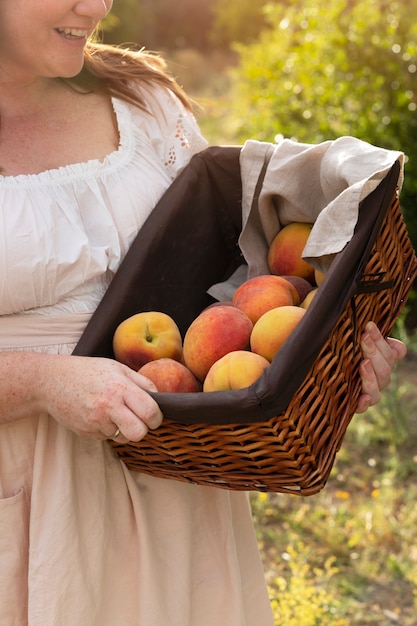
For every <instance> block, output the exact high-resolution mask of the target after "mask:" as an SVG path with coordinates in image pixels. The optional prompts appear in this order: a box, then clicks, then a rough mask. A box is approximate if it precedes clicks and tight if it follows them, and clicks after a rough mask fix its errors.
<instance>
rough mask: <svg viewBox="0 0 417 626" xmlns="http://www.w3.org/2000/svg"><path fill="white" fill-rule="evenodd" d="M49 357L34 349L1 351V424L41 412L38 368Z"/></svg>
mask: <svg viewBox="0 0 417 626" xmlns="http://www.w3.org/2000/svg"><path fill="white" fill-rule="evenodd" d="M49 358H50V357H49V356H48V355H43V354H39V353H36V352H1V353H0V398H1V401H0V424H2V423H6V422H13V421H16V420H20V419H23V418H26V417H29V416H30V415H33V414H37V413H39V412H40V411H42V408H43V403H42V395H41V392H40V387H39V371H40V369H41V368H42V366H43V364H44V363H45V361H46V360H47V359H49Z"/></svg>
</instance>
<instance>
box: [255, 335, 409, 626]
mask: <svg viewBox="0 0 417 626" xmlns="http://www.w3.org/2000/svg"><path fill="white" fill-rule="evenodd" d="M416 365H417V352H415V350H414V349H413V346H410V347H409V355H408V357H407V359H406V360H405V361H404V362H403V363H401V364H400V365H399V366H398V367H397V370H396V374H395V376H394V377H393V381H392V383H391V386H390V388H389V389H387V390H386V391H385V392H384V394H383V398H382V400H381V402H380V403H379V404H378V405H377V407H373V408H371V409H370V410H369V411H368V412H367V413H366V414H364V415H357V416H355V417H354V419H353V420H352V423H351V425H350V426H349V428H348V431H347V434H346V437H345V440H344V442H343V445H342V448H341V450H340V452H339V454H338V456H337V459H336V462H335V465H334V467H333V470H332V474H331V476H330V478H329V481H328V483H327V485H326V487H325V488H324V489H323V490H322V491H321V492H320V493H319V494H317V495H315V496H309V497H299V496H287V495H282V494H263V493H259V494H256V493H253V494H252V495H251V498H252V506H253V514H254V519H255V525H256V527H257V531H258V540H259V546H260V550H261V553H262V556H263V560H264V564H265V571H266V577H267V582H268V586H269V590H270V597H271V603H272V607H273V610H274V616H275V625H276V626H327V625H329V626H330V625H333V626H351V625H353V624H354V625H355V626H365V625H366V626H368V625H375V626H392V625H393V624H400V625H401V626H416V624H417V507H416V500H417V481H416V472H417V393H416V391H415V389H414V379H415V368H416Z"/></svg>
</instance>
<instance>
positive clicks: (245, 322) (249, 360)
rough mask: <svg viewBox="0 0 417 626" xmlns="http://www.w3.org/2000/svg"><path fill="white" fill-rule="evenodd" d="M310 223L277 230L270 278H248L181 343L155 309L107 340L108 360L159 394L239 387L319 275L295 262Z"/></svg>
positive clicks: (266, 359) (275, 345)
mask: <svg viewBox="0 0 417 626" xmlns="http://www.w3.org/2000/svg"><path fill="white" fill-rule="evenodd" d="M311 226H312V225H311V224H305V223H300V222H293V223H290V224H288V225H287V226H285V227H284V228H282V229H281V230H280V232H279V233H278V234H277V236H276V237H275V239H274V240H273V241H272V243H271V245H270V247H269V252H268V266H269V270H270V272H271V273H270V274H265V275H262V276H257V277H255V278H251V279H248V280H247V281H246V282H244V283H243V284H242V285H241V286H240V287H238V288H237V289H236V291H235V293H234V294H233V298H232V300H231V301H230V302H216V303H215V304H212V305H211V306H209V307H208V308H207V309H205V310H204V311H202V313H200V315H198V317H197V318H196V319H195V320H194V321H193V322H192V323H191V324H190V326H189V328H188V330H187V332H186V333H185V336H184V339H182V337H181V333H180V331H179V329H178V326H177V324H176V322H175V321H174V320H173V319H172V318H171V317H170V316H169V315H167V314H165V313H162V312H161V311H145V312H142V313H137V314H136V315H133V316H132V317H129V318H128V319H126V320H124V321H123V322H122V323H121V324H120V325H119V326H118V327H117V329H116V331H115V333H114V337H113V350H114V355H115V358H116V359H117V360H119V361H121V362H122V363H125V364H126V365H128V366H129V367H131V368H132V369H135V370H137V371H139V372H140V373H141V374H143V375H144V376H146V377H147V378H148V379H150V380H151V381H153V382H154V384H155V385H156V387H157V389H158V391H167V392H177V393H180V392H181V393H184V392H193V391H220V390H226V389H241V388H244V387H248V386H249V385H251V384H252V383H253V382H254V381H255V380H256V379H257V378H258V377H259V376H260V375H261V374H262V372H263V370H264V369H265V367H267V366H268V365H269V364H270V362H271V361H272V359H273V358H274V357H275V355H276V354H277V352H278V351H279V349H280V348H281V346H282V345H283V343H284V342H285V341H286V339H287V338H288V336H289V335H290V333H291V332H292V331H293V330H294V328H295V327H296V326H297V324H298V323H299V321H300V320H301V319H302V317H303V315H304V314H305V312H306V309H307V308H308V306H309V304H310V302H311V300H312V298H313V296H314V295H315V293H316V291H317V286H318V285H319V284H320V282H321V280H322V279H323V275H322V274H320V273H319V272H317V270H315V269H314V268H313V267H312V266H311V265H309V264H308V263H306V262H305V261H304V260H303V259H302V258H301V253H302V250H303V249H304V246H305V244H306V241H307V238H308V236H309V234H310V231H311Z"/></svg>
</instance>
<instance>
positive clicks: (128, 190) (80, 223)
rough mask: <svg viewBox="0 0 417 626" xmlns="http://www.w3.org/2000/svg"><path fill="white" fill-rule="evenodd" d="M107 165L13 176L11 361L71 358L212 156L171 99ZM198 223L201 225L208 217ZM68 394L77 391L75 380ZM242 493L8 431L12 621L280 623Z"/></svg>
mask: <svg viewBox="0 0 417 626" xmlns="http://www.w3.org/2000/svg"><path fill="white" fill-rule="evenodd" d="M146 98H147V103H148V108H149V112H150V113H151V114H147V113H146V112H143V111H141V110H140V109H138V108H136V107H133V106H131V105H129V104H126V103H124V102H122V101H120V100H118V99H113V107H114V111H115V115H116V118H117V123H118V128H119V136H120V145H119V147H118V149H117V150H116V151H115V152H114V153H112V154H110V155H108V157H106V158H105V159H104V160H103V161H96V160H92V161H89V162H88V163H76V164H73V165H69V166H65V167H61V168H58V169H55V170H50V171H46V172H41V173H40V174H37V175H21V176H16V177H7V176H0V206H1V212H0V215H1V229H0V232H1V255H0V313H1V315H0V349H1V350H35V351H41V352H45V353H51V354H71V353H72V351H73V349H74V347H75V345H76V343H77V341H78V339H79V337H80V336H81V333H82V331H83V329H84V328H85V326H86V324H87V322H88V320H89V319H90V316H91V315H92V313H93V311H94V309H95V307H96V306H97V304H98V302H99V301H100V299H101V297H102V295H103V293H104V291H105V289H106V287H107V285H108V284H109V282H110V280H111V277H112V276H113V275H114V272H115V271H116V270H117V268H118V266H119V264H120V262H121V260H122V258H123V256H124V254H125V253H126V251H127V249H128V247H129V245H130V243H131V242H132V240H133V238H134V236H135V235H136V233H137V231H138V229H139V228H140V227H141V225H142V224H143V222H144V221H145V219H146V217H147V216H148V215H149V213H150V211H151V210H152V208H153V207H154V205H155V204H156V202H157V201H158V200H159V198H160V197H161V195H162V194H163V192H164V191H165V190H166V189H167V188H168V186H169V185H170V183H171V181H172V180H173V179H174V177H175V176H176V174H177V173H178V172H179V171H180V169H181V168H182V167H184V165H186V163H188V161H189V159H190V158H191V156H192V154H194V153H196V152H198V151H199V150H201V149H202V148H204V147H205V146H206V142H205V141H204V140H203V139H202V137H201V135H200V133H199V130H198V127H197V125H196V123H195V120H194V118H193V117H192V116H191V115H190V114H189V113H188V112H187V111H185V110H184V109H183V107H182V106H181V105H180V104H179V102H178V101H177V99H176V98H175V97H174V96H172V95H170V94H168V93H167V92H165V91H161V90H159V89H153V90H148V91H147V92H146ZM197 219H198V216H197ZM62 384H63V385H64V384H65V381H62ZM272 623H273V622H272V617H271V610H270V604H269V599H268V596H267V592H266V586H265V580H264V573H263V569H262V564H261V561H260V557H259V553H258V549H257V543H256V538H255V533H254V529H253V525H252V520H251V513H250V506H249V501H248V496H247V494H245V493H242V492H228V491H225V490H220V489H212V488H207V487H200V486H195V485H190V484H185V483H180V482H176V481H168V480H161V479H157V478H153V477H150V476H145V475H141V474H138V473H131V472H129V471H128V470H127V469H126V467H125V465H124V464H123V463H121V462H120V461H119V460H118V459H117V457H116V456H115V454H114V452H113V450H112V449H111V447H110V446H109V444H108V443H107V442H102V441H95V440H90V439H86V438H82V437H77V436H76V435H75V434H73V433H72V432H70V431H68V430H66V429H65V428H63V427H62V426H61V425H60V424H59V423H58V422H56V421H55V420H53V419H52V418H51V417H50V416H48V415H46V414H41V415H33V416H31V417H30V418H28V419H24V420H21V421H18V422H14V423H9V424H3V425H0V624H4V625H5V626H74V624H77V625H79V626H120V625H123V626H162V625H164V626H219V624H221V625H226V624H227V626H272Z"/></svg>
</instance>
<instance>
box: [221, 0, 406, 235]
mask: <svg viewBox="0 0 417 626" xmlns="http://www.w3.org/2000/svg"><path fill="white" fill-rule="evenodd" d="M267 19H268V23H269V28H268V29H266V30H264V31H263V32H262V33H261V35H260V37H259V39H258V41H257V42H255V43H253V44H251V45H248V46H243V45H241V44H237V45H236V49H237V51H238V54H239V58H240V65H239V67H238V68H237V69H236V70H235V71H234V75H233V83H232V85H233V86H232V95H231V107H230V115H231V125H233V129H234V132H235V135H236V137H237V139H238V140H241V141H243V140H245V139H248V138H250V137H252V138H256V139H259V140H265V141H274V139H275V138H276V136H277V135H278V136H279V135H282V136H284V137H290V138H294V139H297V140H299V141H305V142H307V143H316V142H320V141H324V140H327V139H334V138H336V137H338V136H341V135H353V136H355V137H358V138H360V139H363V140H365V141H368V142H370V143H373V144H375V145H379V146H382V147H385V148H389V149H396V150H402V151H403V152H405V154H406V155H407V157H408V162H407V163H406V177H405V184H404V188H403V192H402V195H401V203H402V206H403V209H404V215H405V219H406V222H407V226H408V229H409V232H410V235H411V238H412V240H413V243H414V245H415V247H417V211H416V210H415V207H416V199H417V115H416V109H417V97H416V96H417V84H416V81H417V5H416V3H412V2H406V1H403V2H397V1H395V0H333V1H332V2H331V3H326V4H321V5H320V6H319V5H318V4H317V2H316V1H315V0H288V1H287V2H286V3H285V6H284V5H281V4H276V3H271V4H269V5H268V7H267Z"/></svg>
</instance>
